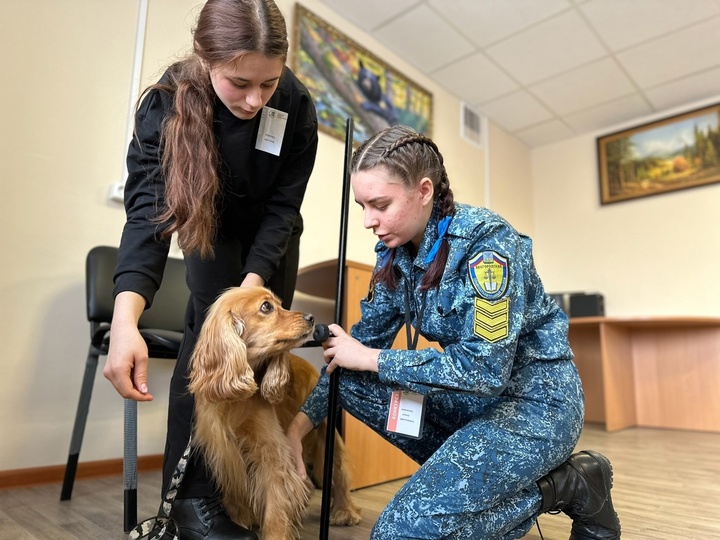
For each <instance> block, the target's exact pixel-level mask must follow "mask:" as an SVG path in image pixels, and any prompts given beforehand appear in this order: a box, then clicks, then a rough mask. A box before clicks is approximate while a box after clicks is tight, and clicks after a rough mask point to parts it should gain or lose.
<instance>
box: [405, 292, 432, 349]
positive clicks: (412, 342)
mask: <svg viewBox="0 0 720 540" xmlns="http://www.w3.org/2000/svg"><path fill="white" fill-rule="evenodd" d="M426 301H427V291H423V295H422V304H420V313H418V316H417V326H416V327H415V337H413V335H412V324H411V322H412V321H411V318H410V288H409V287H408V283H407V280H406V281H405V334H406V335H407V346H408V350H409V351H414V350H415V349H417V344H418V340H419V339H420V327H421V325H422V320H423V316H424V315H425V305H426V303H427V302H426Z"/></svg>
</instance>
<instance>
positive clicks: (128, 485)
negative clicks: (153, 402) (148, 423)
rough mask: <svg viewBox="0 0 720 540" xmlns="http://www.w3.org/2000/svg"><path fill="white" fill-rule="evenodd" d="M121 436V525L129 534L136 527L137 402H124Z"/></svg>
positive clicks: (130, 400)
mask: <svg viewBox="0 0 720 540" xmlns="http://www.w3.org/2000/svg"><path fill="white" fill-rule="evenodd" d="M124 415H125V421H124V434H123V487H124V488H125V490H124V494H123V503H124V510H123V525H124V530H125V532H126V533H127V532H130V531H131V530H132V529H133V528H134V527H135V525H137V402H136V401H133V400H132V399H126V400H125V411H124Z"/></svg>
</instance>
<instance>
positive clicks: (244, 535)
mask: <svg viewBox="0 0 720 540" xmlns="http://www.w3.org/2000/svg"><path fill="white" fill-rule="evenodd" d="M170 517H171V518H173V519H174V520H175V522H176V523H177V528H178V531H177V535H178V537H179V538H181V539H182V540H258V537H257V535H256V534H255V533H254V532H252V531H249V530H248V529H245V528H244V527H241V526H240V525H238V524H237V523H235V522H234V521H233V520H231V519H230V517H229V516H228V515H227V513H226V512H225V508H224V507H223V505H222V502H220V499H219V498H218V497H217V496H214V497H206V498H197V499H175V501H173V505H172V509H171V510H170Z"/></svg>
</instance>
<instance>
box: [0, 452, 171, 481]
mask: <svg viewBox="0 0 720 540" xmlns="http://www.w3.org/2000/svg"><path fill="white" fill-rule="evenodd" d="M162 461H163V456H162V454H158V455H151V456H138V461H137V468H138V472H143V471H156V470H159V469H161V468H162ZM122 472H123V462H122V459H106V460H102V461H88V462H85V463H78V467H77V473H76V475H75V479H76V480H80V479H82V478H99V477H101V476H115V475H122ZM64 476H65V465H52V466H49V467H34V468H31V469H14V470H10V471H0V489H6V488H20V487H28V486H35V485H38V484H50V483H55V482H62V481H63V478H64Z"/></svg>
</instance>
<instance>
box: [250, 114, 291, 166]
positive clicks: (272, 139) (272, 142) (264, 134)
mask: <svg viewBox="0 0 720 540" xmlns="http://www.w3.org/2000/svg"><path fill="white" fill-rule="evenodd" d="M287 119H288V113H286V112H283V111H279V110H277V109H273V108H272V107H263V110H262V115H261V116H260V128H259V129H258V136H257V141H256V142H255V148H256V149H257V150H261V151H263V152H267V153H268V154H273V155H275V156H279V155H280V148H282V142H283V136H284V135H285V125H286V124H287Z"/></svg>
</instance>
